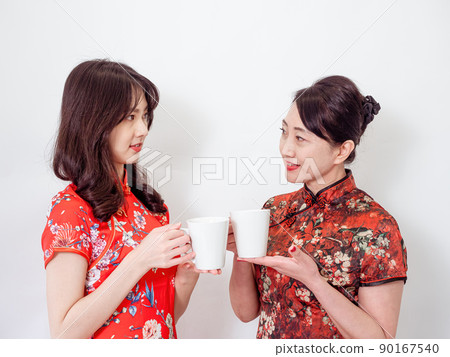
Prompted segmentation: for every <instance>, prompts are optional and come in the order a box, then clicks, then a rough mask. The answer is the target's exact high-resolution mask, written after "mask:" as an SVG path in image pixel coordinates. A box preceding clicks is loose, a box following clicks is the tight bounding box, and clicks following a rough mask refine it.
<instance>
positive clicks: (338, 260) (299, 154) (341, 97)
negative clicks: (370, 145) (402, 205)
mask: <svg viewBox="0 0 450 357" xmlns="http://www.w3.org/2000/svg"><path fill="white" fill-rule="evenodd" d="M379 109H380V106H379V104H378V103H377V102H376V101H375V100H374V99H373V98H372V97H370V96H367V97H363V96H362V95H361V93H360V92H359V90H358V89H357V87H356V85H355V84H354V83H353V82H352V81H351V80H349V79H348V78H345V77H342V76H332V77H327V78H324V79H322V80H319V81H318V82H316V83H315V84H314V85H312V86H311V87H309V88H305V89H302V90H300V91H298V92H297V93H296V95H295V99H294V101H293V104H292V107H291V108H290V110H289V112H288V114H287V116H286V118H285V119H284V120H283V121H282V128H281V132H282V133H281V139H280V152H281V155H282V157H283V159H284V162H285V164H286V174H287V179H288V181H289V182H295V183H304V186H303V188H301V189H300V190H298V191H296V192H292V193H289V194H284V195H279V196H275V197H273V198H271V199H269V200H268V201H267V202H266V203H265V205H264V208H266V209H270V210H271V224H270V230H269V242H268V250H267V256H266V257H262V258H254V259H239V258H238V257H236V255H237V254H236V253H235V259H234V263H233V272H232V276H231V280H230V298H231V303H232V306H233V309H234V311H235V313H236V315H237V316H238V317H239V318H240V319H241V320H242V321H244V322H247V321H251V320H253V319H254V318H256V317H257V316H258V315H259V316H260V319H259V327H258V332H257V337H258V338H393V337H394V336H395V334H396V329H397V322H398V316H399V311H400V302H401V297H402V291H403V285H404V282H405V281H406V270H407V265H406V248H405V246H404V243H403V240H402V237H401V235H400V232H399V228H398V226H397V223H396V221H395V220H394V218H393V217H392V216H391V215H389V213H388V212H386V210H384V209H383V208H382V207H381V206H380V205H379V204H378V203H376V202H375V201H374V200H373V199H372V198H371V197H370V196H369V195H368V194H367V193H365V192H364V191H362V190H360V189H358V188H357V187H356V185H355V180H354V178H353V175H352V173H351V171H350V170H346V169H345V167H344V165H345V164H346V163H350V162H352V161H353V160H354V158H355V146H356V145H358V144H359V142H360V138H361V136H362V135H363V133H364V131H365V129H366V127H367V125H368V124H369V123H370V122H371V121H372V120H373V118H374V115H375V114H377V113H378V110H379ZM229 249H230V250H232V251H234V252H236V249H235V244H234V237H233V236H232V235H231V236H230V239H229Z"/></svg>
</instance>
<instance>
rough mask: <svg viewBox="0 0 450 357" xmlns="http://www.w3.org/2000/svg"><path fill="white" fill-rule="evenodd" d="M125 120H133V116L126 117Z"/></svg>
mask: <svg viewBox="0 0 450 357" xmlns="http://www.w3.org/2000/svg"><path fill="white" fill-rule="evenodd" d="M126 119H127V120H134V115H133V114H131V115H128V116H127V117H126Z"/></svg>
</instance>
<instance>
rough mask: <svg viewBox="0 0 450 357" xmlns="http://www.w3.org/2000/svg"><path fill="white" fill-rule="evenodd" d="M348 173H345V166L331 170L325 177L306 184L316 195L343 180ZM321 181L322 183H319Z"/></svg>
mask: <svg viewBox="0 0 450 357" xmlns="http://www.w3.org/2000/svg"><path fill="white" fill-rule="evenodd" d="M346 174H347V173H346V172H345V167H344V166H339V167H336V169H334V170H331V171H330V172H328V173H327V174H325V175H323V176H322V177H320V178H316V177H315V178H314V180H311V181H308V182H305V185H306V186H308V189H309V190H310V191H311V192H312V193H314V195H316V194H317V192H319V191H320V190H323V189H324V188H325V187H328V186H330V185H332V184H333V183H335V182H337V181H339V180H341V179H343V178H344V177H345V175H346ZM319 179H323V180H320V181H321V182H318V181H319Z"/></svg>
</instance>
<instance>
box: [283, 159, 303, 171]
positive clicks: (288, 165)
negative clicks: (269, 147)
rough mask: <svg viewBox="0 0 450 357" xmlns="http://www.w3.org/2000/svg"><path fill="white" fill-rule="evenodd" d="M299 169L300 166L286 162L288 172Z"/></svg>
mask: <svg viewBox="0 0 450 357" xmlns="http://www.w3.org/2000/svg"><path fill="white" fill-rule="evenodd" d="M299 167H300V165H297V164H293V163H292V162H288V161H286V169H287V170H289V171H292V170H297V169H298V168H299Z"/></svg>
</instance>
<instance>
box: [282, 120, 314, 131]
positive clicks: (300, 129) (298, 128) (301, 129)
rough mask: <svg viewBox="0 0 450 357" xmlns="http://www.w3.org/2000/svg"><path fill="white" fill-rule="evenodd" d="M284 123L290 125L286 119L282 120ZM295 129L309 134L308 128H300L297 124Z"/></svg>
mask: <svg viewBox="0 0 450 357" xmlns="http://www.w3.org/2000/svg"><path fill="white" fill-rule="evenodd" d="M282 123H283V124H284V125H286V126H287V127H289V125H288V123H286V120H284V119H283V120H282ZM294 129H295V130H298V131H301V132H303V133H306V134H308V130H306V129H304V128H300V127H298V126H295V127H294Z"/></svg>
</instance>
